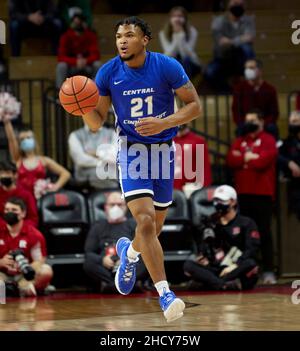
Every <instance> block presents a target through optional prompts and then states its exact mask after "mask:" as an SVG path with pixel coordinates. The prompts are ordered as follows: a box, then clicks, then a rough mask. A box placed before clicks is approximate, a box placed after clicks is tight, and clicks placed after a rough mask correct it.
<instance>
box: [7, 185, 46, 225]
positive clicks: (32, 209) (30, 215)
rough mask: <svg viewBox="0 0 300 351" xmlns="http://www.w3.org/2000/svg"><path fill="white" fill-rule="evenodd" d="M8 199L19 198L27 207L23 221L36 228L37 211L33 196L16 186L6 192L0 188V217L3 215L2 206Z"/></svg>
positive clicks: (37, 220)
mask: <svg viewBox="0 0 300 351" xmlns="http://www.w3.org/2000/svg"><path fill="white" fill-rule="evenodd" d="M10 197H19V198H21V199H22V200H23V201H24V202H25V204H26V207H27V213H26V217H25V219H26V220H27V221H28V222H29V223H30V224H31V225H33V226H34V227H37V226H38V222H39V218H38V211H37V207H36V200H35V198H34V197H33V195H32V194H31V193H30V192H29V191H27V190H25V189H23V188H22V187H21V186H19V185H17V186H16V188H15V189H13V190H9V191H6V190H4V189H3V187H2V186H0V215H3V213H4V205H5V203H6V201H7V200H8V199H9V198H10Z"/></svg>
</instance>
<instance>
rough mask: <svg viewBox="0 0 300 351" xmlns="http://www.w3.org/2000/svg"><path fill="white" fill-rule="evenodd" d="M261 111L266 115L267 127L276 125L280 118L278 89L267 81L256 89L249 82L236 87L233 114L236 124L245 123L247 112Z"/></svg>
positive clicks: (243, 82)
mask: <svg viewBox="0 0 300 351" xmlns="http://www.w3.org/2000/svg"><path fill="white" fill-rule="evenodd" d="M254 108H256V109H259V110H261V111H262V113H263V115H264V121H265V125H267V124H270V123H276V121H277V119H278V116H279V107H278V98H277V92H276V89H275V88H274V87H273V86H272V85H271V84H269V83H267V82H266V81H264V82H263V83H262V84H261V86H260V87H258V88H257V87H255V86H253V85H252V84H250V83H249V82H248V81H246V80H245V81H242V82H241V83H238V84H237V85H236V86H235V87H234V91H233V102H232V114H233V120H234V122H235V123H236V124H240V123H241V122H244V120H245V116H246V114H247V112H249V111H250V110H252V109H254Z"/></svg>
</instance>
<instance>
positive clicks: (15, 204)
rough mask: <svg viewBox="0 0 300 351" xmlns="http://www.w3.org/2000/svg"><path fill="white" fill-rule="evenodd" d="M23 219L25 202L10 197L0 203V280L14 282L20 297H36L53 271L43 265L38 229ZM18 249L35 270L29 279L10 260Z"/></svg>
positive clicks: (44, 287)
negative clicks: (0, 211)
mask: <svg viewBox="0 0 300 351" xmlns="http://www.w3.org/2000/svg"><path fill="white" fill-rule="evenodd" d="M24 218H26V205H25V202H24V201H23V200H22V199H21V198H17V197H14V198H10V199H8V200H7V201H6V203H5V205H4V220H5V222H1V223H0V241H1V245H0V281H1V280H2V281H4V282H5V283H6V284H13V285H14V284H16V286H15V287H16V290H18V291H17V292H18V293H19V294H20V295H21V296H36V295H37V291H38V292H43V291H44V290H45V289H46V288H47V287H48V285H49V283H50V280H51V279H52V276H53V272H52V269H51V267H50V266H49V265H47V264H45V260H46V255H47V253H46V245H45V239H44V237H43V235H42V233H41V232H39V231H38V230H37V229H36V228H34V227H32V226H31V225H30V224H29V223H28V222H26V221H24ZM15 250H21V251H22V253H23V254H24V256H25V260H24V259H23V261H22V265H24V263H25V262H26V261H27V263H30V265H31V267H32V268H33V270H34V272H35V277H34V279H33V280H27V279H28V277H27V279H25V277H24V275H23V274H22V271H21V270H20V267H19V266H18V264H17V263H16V261H15V260H14V259H13V256H12V253H13V252H14V251H15Z"/></svg>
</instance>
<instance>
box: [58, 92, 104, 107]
mask: <svg viewBox="0 0 300 351" xmlns="http://www.w3.org/2000/svg"><path fill="white" fill-rule="evenodd" d="M97 93H98V89H97V90H95V91H94V92H93V93H92V94H91V95H89V96H86V97H85V98H83V99H81V100H76V102H74V101H73V102H64V103H63V104H64V105H72V104H76V103H78V104H79V103H80V102H82V101H85V100H86V99H89V98H91V97H92V96H94V95H95V94H97Z"/></svg>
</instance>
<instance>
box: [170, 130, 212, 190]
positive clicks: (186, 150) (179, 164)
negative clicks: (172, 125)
mask: <svg viewBox="0 0 300 351" xmlns="http://www.w3.org/2000/svg"><path fill="white" fill-rule="evenodd" d="M174 142H175V144H176V145H178V146H179V147H180V151H179V148H178V146H177V147H176V156H175V160H176V163H175V179H174V188H175V189H178V190H181V191H182V190H184V189H185V186H186V185H193V186H194V187H193V188H194V189H193V190H196V189H200V188H202V187H204V186H209V185H211V182H212V179H211V166H210V160H209V153H208V147H207V144H206V141H205V139H204V138H202V137H201V136H199V135H197V134H196V133H194V132H192V131H191V130H190V128H189V127H188V125H187V124H183V125H181V126H179V129H178V133H177V136H176V137H175V138H174ZM196 145H203V147H204V154H203V155H197V153H196ZM201 156H203V159H201V164H200V166H201V170H203V173H204V174H203V175H204V179H203V184H197V183H195V181H196V179H195V178H196V177H194V178H192V179H187V177H186V174H185V172H184V165H185V160H186V158H187V157H188V158H189V160H192V161H191V165H192V171H193V172H195V171H196V162H197V157H198V158H201Z"/></svg>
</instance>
